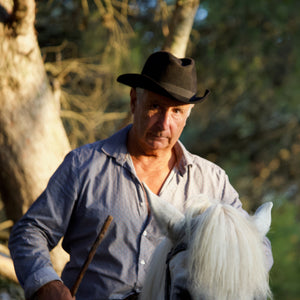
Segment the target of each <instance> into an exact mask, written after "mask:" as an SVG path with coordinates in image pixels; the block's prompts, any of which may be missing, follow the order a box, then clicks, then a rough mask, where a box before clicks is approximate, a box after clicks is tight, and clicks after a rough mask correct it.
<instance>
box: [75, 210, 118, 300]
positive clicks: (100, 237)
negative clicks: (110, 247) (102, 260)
mask: <svg viewBox="0 0 300 300" xmlns="http://www.w3.org/2000/svg"><path fill="white" fill-rule="evenodd" d="M112 220H113V217H112V216H110V215H109V216H108V217H107V218H106V220H105V222H104V224H103V226H102V228H101V230H100V233H99V235H98V236H97V238H96V240H95V242H94V244H93V246H92V248H91V250H90V252H89V255H88V257H87V259H86V260H85V262H84V264H83V266H82V268H81V270H80V273H79V274H78V276H77V279H76V281H75V283H74V285H73V287H72V289H71V295H72V297H74V296H75V294H76V292H77V290H78V288H79V285H80V283H81V281H82V278H83V276H84V274H85V272H86V270H87V268H88V266H89V264H90V263H91V261H92V259H93V257H94V255H95V253H96V250H97V248H98V247H99V245H100V243H101V242H102V240H103V238H104V235H105V233H106V231H107V229H108V227H109V225H110V223H111V221H112Z"/></svg>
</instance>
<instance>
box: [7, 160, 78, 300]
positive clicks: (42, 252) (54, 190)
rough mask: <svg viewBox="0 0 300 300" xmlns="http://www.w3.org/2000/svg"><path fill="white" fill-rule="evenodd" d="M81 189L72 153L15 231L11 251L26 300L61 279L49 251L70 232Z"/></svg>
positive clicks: (10, 241)
mask: <svg viewBox="0 0 300 300" xmlns="http://www.w3.org/2000/svg"><path fill="white" fill-rule="evenodd" d="M77 186H78V182H77V178H76V174H75V173H74V172H73V171H72V155H71V154H69V155H67V156H66V158H65V160H64V162H63V163H62V164H61V165H60V166H59V168H58V169H57V171H56V172H55V173H54V174H53V176H52V177H51V179H50V180H49V183H48V186H47V188H46V190H45V191H44V192H43V193H42V194H41V195H40V197H39V198H38V199H37V200H36V201H35V203H34V204H33V205H32V206H31V207H30V209H29V210H28V212H27V213H26V214H25V215H24V216H23V217H22V218H21V220H20V221H19V222H18V223H17V224H16V225H15V226H14V228H13V230H12V232H11V235H10V239H9V249H10V252H11V256H12V259H13V261H14V265H15V270H16V274H17V277H18V280H19V282H20V284H21V285H22V287H23V288H24V291H25V296H26V298H29V297H30V296H32V294H33V293H35V292H36V291H37V290H38V289H39V288H40V287H41V286H43V285H44V284H46V283H47V282H50V281H52V280H60V278H59V276H58V275H57V274H56V272H55V271H54V269H53V267H52V263H51V259H50V253H49V251H50V250H51V249H52V248H54V247H55V246H56V245H57V243H58V241H59V240H60V239H61V237H62V236H63V235H64V233H65V231H66V229H67V226H68V221H69V219H70V217H71V213H72V210H73V207H74V203H75V199H76V193H77V191H76V187H77Z"/></svg>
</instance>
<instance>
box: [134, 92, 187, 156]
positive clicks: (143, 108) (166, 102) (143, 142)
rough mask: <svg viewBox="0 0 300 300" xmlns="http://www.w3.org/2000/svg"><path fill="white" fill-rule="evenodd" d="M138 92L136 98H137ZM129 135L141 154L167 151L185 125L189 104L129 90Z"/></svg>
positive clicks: (151, 93)
mask: <svg viewBox="0 0 300 300" xmlns="http://www.w3.org/2000/svg"><path fill="white" fill-rule="evenodd" d="M137 93H138V95H137ZM130 96H131V111H132V113H133V117H134V121H133V128H132V129H133V133H134V138H135V139H136V142H137V143H138V144H139V146H141V147H142V149H143V151H145V153H151V152H152V151H157V150H170V149H172V148H173V146H174V144H175V143H176V141H177V140H178V139H179V137H180V135H181V132H182V130H183V128H184V126H185V124H186V120H187V118H188V115H189V112H190V109H191V106H192V105H191V104H184V103H182V102H179V101H176V100H172V99H170V98H168V97H165V96H161V95H159V94H156V93H154V92H151V91H148V90H138V92H137V91H136V89H132V90H131V94H130Z"/></svg>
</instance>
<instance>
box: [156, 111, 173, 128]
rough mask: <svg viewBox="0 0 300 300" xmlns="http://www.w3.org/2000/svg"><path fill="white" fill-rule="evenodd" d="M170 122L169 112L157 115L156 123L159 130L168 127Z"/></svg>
mask: <svg viewBox="0 0 300 300" xmlns="http://www.w3.org/2000/svg"><path fill="white" fill-rule="evenodd" d="M170 120H171V114H170V112H169V111H161V112H160V114H159V119H158V123H159V125H160V127H161V129H165V128H167V127H168V126H169V124H170Z"/></svg>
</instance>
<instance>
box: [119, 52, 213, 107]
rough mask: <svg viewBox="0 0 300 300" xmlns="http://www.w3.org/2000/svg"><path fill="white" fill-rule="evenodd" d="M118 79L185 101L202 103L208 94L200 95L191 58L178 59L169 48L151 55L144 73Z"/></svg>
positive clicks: (121, 81) (127, 75)
mask: <svg viewBox="0 0 300 300" xmlns="http://www.w3.org/2000/svg"><path fill="white" fill-rule="evenodd" d="M117 81H118V82H120V83H123V84H126V85H129V86H131V87H133V88H136V87H140V88H144V89H147V90H150V91H152V92H155V93H157V94H160V95H163V96H166V97H170V98H172V99H175V100H178V101H180V102H184V103H191V104H194V103H199V102H201V101H203V100H204V99H205V98H206V96H207V95H208V94H209V91H208V90H206V91H205V93H204V95H203V96H202V97H199V96H197V74H196V67H195V62H194V60H193V59H191V58H177V57H175V56H174V55H172V54H171V53H169V52H167V51H158V52H155V53H153V54H151V55H150V56H149V58H148V59H147V61H146V63H145V65H144V68H143V70H142V73H141V74H134V73H129V74H123V75H120V76H119V77H118V78H117Z"/></svg>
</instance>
